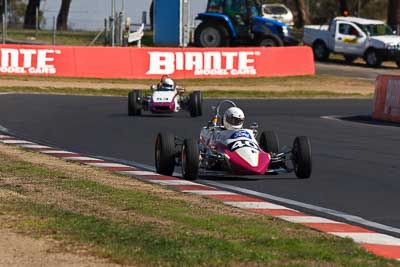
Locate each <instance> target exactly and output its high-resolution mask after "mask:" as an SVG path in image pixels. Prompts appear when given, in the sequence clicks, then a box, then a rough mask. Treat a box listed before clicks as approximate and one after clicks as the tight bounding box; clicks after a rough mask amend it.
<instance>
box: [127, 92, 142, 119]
mask: <svg viewBox="0 0 400 267" xmlns="http://www.w3.org/2000/svg"><path fill="white" fill-rule="evenodd" d="M141 101H142V93H141V92H140V90H133V91H132V92H129V94H128V115H129V116H139V115H141V114H142V105H141Z"/></svg>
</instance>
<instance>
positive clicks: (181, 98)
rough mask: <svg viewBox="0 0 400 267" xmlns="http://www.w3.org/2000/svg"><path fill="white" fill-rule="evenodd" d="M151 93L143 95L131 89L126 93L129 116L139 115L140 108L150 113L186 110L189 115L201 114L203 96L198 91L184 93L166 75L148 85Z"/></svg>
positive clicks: (196, 115)
mask: <svg viewBox="0 0 400 267" xmlns="http://www.w3.org/2000/svg"><path fill="white" fill-rule="evenodd" d="M150 90H151V91H152V94H151V95H145V94H144V93H143V91H141V90H133V91H131V92H130V93H129V94H128V114H129V116H139V115H141V114H142V110H145V111H150V112H151V113H174V112H179V111H180V110H187V111H189V112H190V116H192V117H198V116H201V115H202V102H203V98H202V95H201V92H200V91H194V92H192V93H190V94H189V95H184V93H185V89H184V88H183V87H180V86H176V85H175V82H174V81H173V80H172V79H171V78H169V77H168V76H163V77H162V78H161V81H160V83H158V84H157V85H152V86H150Z"/></svg>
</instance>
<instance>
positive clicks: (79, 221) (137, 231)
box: [0, 145, 399, 266]
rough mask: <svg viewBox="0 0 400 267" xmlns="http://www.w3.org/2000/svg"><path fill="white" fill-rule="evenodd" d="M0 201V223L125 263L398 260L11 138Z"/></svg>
mask: <svg viewBox="0 0 400 267" xmlns="http://www.w3.org/2000/svg"><path fill="white" fill-rule="evenodd" d="M0 200H1V201H0V228H10V229H13V230H15V231H19V232H20V233H25V234H27V235H33V236H35V237H37V238H43V237H46V238H49V237H50V238H53V239H56V240H59V246H60V249H68V250H69V251H74V248H78V247H79V248H82V247H85V248H86V250H87V251H88V253H90V254H93V255H97V256H98V257H105V258H108V259H109V260H110V261H112V262H115V263H120V264H127V265H129V264H132V265H143V266H158V265H163V266H193V265H196V266H197V265H199V266H216V265H219V266H243V265H246V266H260V265H262V266H398V265H399V263H398V262H395V261H389V260H385V259H382V258H379V257H376V256H374V255H371V254H369V253H367V252H366V251H364V250H363V249H361V248H360V247H358V246H357V245H356V244H354V243H353V242H352V241H351V240H349V239H340V238H335V237H333V236H329V235H326V234H322V233H318V232H316V231H314V230H310V229H307V228H305V227H302V226H299V225H295V224H291V223H287V222H283V221H279V220H277V219H274V218H271V217H267V216H262V215H257V214H252V213H250V212H246V211H242V210H238V209H234V208H230V207H226V206H224V205H222V204H221V203H219V202H216V201H212V200H209V199H204V198H201V197H197V196H191V195H187V194H182V193H178V192H174V191H170V190H167V189H164V188H163V187H159V186H155V185H149V184H145V183H142V182H139V181H136V180H134V179H130V178H129V177H124V176H119V175H114V174H110V173H106V172H104V171H101V170H97V169H93V168H90V167H86V166H81V165H76V164H72V163H66V162H64V161H62V160H59V159H56V158H51V157H48V156H45V155H38V154H36V153H32V152H26V151H22V150H19V149H16V148H13V147H9V146H4V145H0ZM4 218H6V219H4ZM10 218H11V219H10ZM0 242H2V241H1V240H0Z"/></svg>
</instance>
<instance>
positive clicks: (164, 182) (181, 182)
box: [146, 179, 199, 185]
mask: <svg viewBox="0 0 400 267" xmlns="http://www.w3.org/2000/svg"><path fill="white" fill-rule="evenodd" d="M146 181H149V182H152V183H155V184H160V185H199V184H196V183H193V182H189V181H185V180H153V179H148V180H146Z"/></svg>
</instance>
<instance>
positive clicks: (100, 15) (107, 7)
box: [41, 0, 207, 30]
mask: <svg viewBox="0 0 400 267" xmlns="http://www.w3.org/2000/svg"><path fill="white" fill-rule="evenodd" d="M122 1H123V0H116V3H117V11H118V10H121V7H122ZM164 1H170V0H164ZM150 3H151V0H125V10H126V13H127V16H129V17H131V18H132V23H140V22H141V18H142V12H143V11H147V12H148V11H149V7H150ZM206 3H207V1H206V0H190V4H191V7H192V8H191V9H192V13H193V14H197V13H198V12H201V11H204V9H205V5H206ZM60 4H61V0H42V4H41V10H43V11H44V16H45V18H46V21H47V23H46V25H45V27H46V28H51V27H52V17H53V16H57V14H58V10H59V8H60ZM110 14H111V0H72V4H71V10H70V16H69V26H70V27H72V28H74V29H85V30H101V29H102V28H103V26H104V18H106V17H107V16H110Z"/></svg>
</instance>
